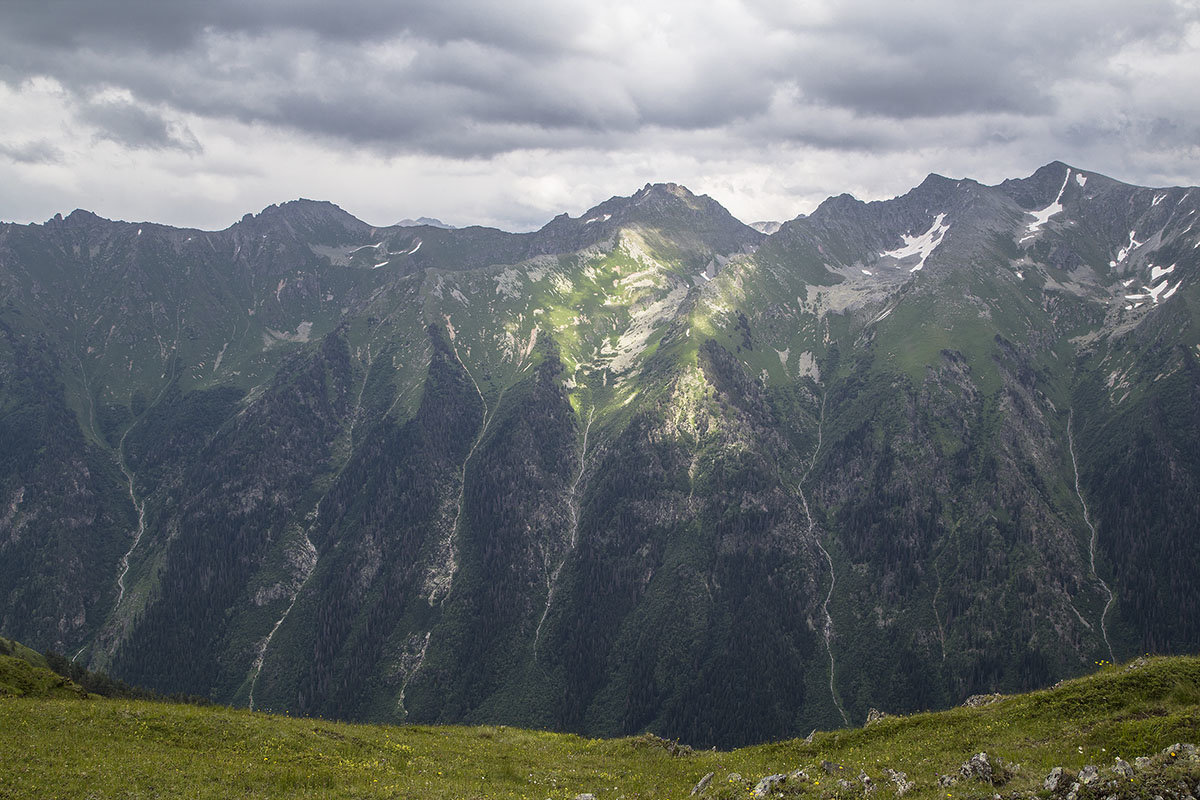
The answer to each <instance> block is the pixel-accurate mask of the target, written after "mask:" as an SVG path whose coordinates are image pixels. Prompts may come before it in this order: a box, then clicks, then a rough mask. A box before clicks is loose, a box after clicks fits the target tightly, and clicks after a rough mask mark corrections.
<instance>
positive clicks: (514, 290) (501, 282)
mask: <svg viewBox="0 0 1200 800" xmlns="http://www.w3.org/2000/svg"><path fill="white" fill-rule="evenodd" d="M492 280H494V281H495V282H496V294H502V295H504V296H505V297H507V298H508V299H509V300H515V299H517V298H518V297H520V296H521V273H520V272H518V271H517V270H515V269H513V268H512V267H507V268H505V269H504V270H503V271H502V272H501V273H500V274H498V275H496V276H495V277H494V278H492Z"/></svg>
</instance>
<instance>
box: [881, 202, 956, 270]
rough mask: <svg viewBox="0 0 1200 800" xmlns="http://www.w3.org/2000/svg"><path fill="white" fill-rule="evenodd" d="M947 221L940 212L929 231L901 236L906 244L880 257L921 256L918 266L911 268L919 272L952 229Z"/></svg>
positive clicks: (899, 258)
mask: <svg viewBox="0 0 1200 800" xmlns="http://www.w3.org/2000/svg"><path fill="white" fill-rule="evenodd" d="M945 221H946V215H945V214H944V213H942V214H938V215H937V217H936V218H935V219H934V220H933V224H932V225H930V226H929V229H928V230H927V231H925V232H924V233H922V234H920V235H917V236H911V235H909V234H905V235H904V236H903V237H901V239H902V240H903V242H904V244H902V245H901V246H900V247H897V248H896V249H895V250H888V251H886V252H883V253H880V254H879V257H880V258H894V259H896V260H897V261H903V260H904V259H906V258H909V257H911V256H920V259H919V260H918V261H917V264H916V266H914V267H912V268H911V269H909V272H917V271H918V270H920V269H921V268H922V267H924V266H925V260H926V259H927V258H929V256H930V255H932V254H933V251H934V250H936V249H937V248H938V245H940V244H941V243H942V239H943V238H945V236H946V232H947V231H948V230H950V226H949V225H946V224H945Z"/></svg>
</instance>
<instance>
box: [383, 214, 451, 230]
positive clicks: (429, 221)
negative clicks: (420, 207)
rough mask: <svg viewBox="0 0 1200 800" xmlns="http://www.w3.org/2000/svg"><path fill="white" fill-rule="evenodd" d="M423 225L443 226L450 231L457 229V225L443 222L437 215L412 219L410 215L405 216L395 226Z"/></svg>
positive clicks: (413, 226)
mask: <svg viewBox="0 0 1200 800" xmlns="http://www.w3.org/2000/svg"><path fill="white" fill-rule="evenodd" d="M421 225H428V226H429V227H431V228H443V229H445V230H448V231H452V230H457V227H456V226H454V225H448V224H446V223H445V222H442V221H441V220H440V219H437V218H436V217H417V218H416V219H410V218H408V217H405V218H404V219H402V220H400V221H399V222H397V223H396V224H395V225H394V226H393V227H396V228H416V227H419V226H421Z"/></svg>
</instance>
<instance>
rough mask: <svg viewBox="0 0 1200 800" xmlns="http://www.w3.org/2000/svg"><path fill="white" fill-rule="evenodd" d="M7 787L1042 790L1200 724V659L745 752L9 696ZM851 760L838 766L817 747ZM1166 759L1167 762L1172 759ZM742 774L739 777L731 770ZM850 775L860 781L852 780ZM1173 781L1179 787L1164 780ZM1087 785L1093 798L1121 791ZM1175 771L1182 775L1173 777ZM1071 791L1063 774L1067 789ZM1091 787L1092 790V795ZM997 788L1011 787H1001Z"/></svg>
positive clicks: (269, 791) (1168, 776) (799, 792)
mask: <svg viewBox="0 0 1200 800" xmlns="http://www.w3.org/2000/svg"><path fill="white" fill-rule="evenodd" d="M0 731H3V739H4V747H3V748H2V749H0V798H26V797H29V798H32V797H38V798H59V797H61V798H79V797H93V798H109V797H114V798H115V797H120V798H150V797H181V798H183V797H186V798H207V797H214V798H217V797H221V798H227V797H288V798H309V797H312V798H316V797H322V798H324V797H347V798H372V797H396V798H418V797H419V798H537V799H538V800H540V798H568V799H569V798H573V797H575V796H576V795H577V794H579V793H584V792H588V793H592V794H594V795H595V797H596V798H597V800H607V798H612V799H613V800H616V798H619V797H624V798H626V799H627V800H633V798H682V797H686V796H688V793H689V791H690V790H691V789H692V787H693V786H695V784H696V783H697V781H699V780H700V779H701V777H702V776H704V775H705V774H706V773H708V772H714V773H716V777H715V778H714V779H713V781H712V784H711V786H710V788H708V789H707V790H706V792H704V796H706V797H720V798H732V797H747V796H750V795H751V793H752V787H753V785H754V782H755V781H757V780H758V779H759V778H760V777H762V776H765V775H769V774H772V773H787V772H790V771H792V770H795V769H797V768H801V769H804V770H805V771H806V772H807V774H808V776H809V780H806V781H803V782H796V781H793V782H791V783H790V784H789V788H787V790H786V791H787V792H788V795H787V796H790V797H809V798H814V800H815V798H849V797H853V796H857V795H861V794H862V788H861V787H862V784H861V783H859V782H858V780H857V777H858V776H859V774H860V773H861V772H865V773H866V774H867V775H868V776H870V777H871V778H872V779H873V781H874V783H875V787H876V788H875V790H874V794H875V796H876V797H878V798H884V797H888V798H890V797H892V796H893V795H894V787H893V784H892V782H891V781H890V780H888V779H887V777H885V773H884V770H885V768H890V769H895V770H900V771H903V772H905V773H907V776H908V778H909V780H911V781H913V782H914V784H915V787H914V788H913V789H912V790H911V791H910V792H909V793H908V794H907V795H905V796H906V797H915V798H932V797H935V796H936V797H957V798H966V797H989V798H990V797H992V796H993V794H994V793H995V792H1003V793H1004V794H1005V795H1006V796H1012V795H1014V794H1017V793H1021V794H1026V793H1029V794H1032V793H1034V792H1035V791H1036V792H1037V793H1040V794H1042V795H1048V794H1049V793H1048V792H1045V791H1043V790H1042V782H1043V780H1044V778H1045V777H1046V775H1047V773H1048V772H1049V771H1050V770H1051V769H1052V768H1053V767H1056V766H1061V767H1064V768H1066V769H1067V770H1069V771H1071V772H1075V771H1078V770H1080V769H1081V768H1082V767H1083V766H1084V765H1087V764H1095V765H1098V766H1100V767H1101V774H1102V776H1105V777H1106V778H1107V768H1108V767H1110V766H1111V765H1112V764H1113V762H1114V758H1115V757H1118V756H1120V757H1121V758H1124V759H1126V760H1127V761H1130V762H1133V761H1134V759H1135V758H1136V757H1137V756H1142V755H1153V754H1159V753H1160V752H1161V751H1163V748H1165V747H1168V746H1170V745H1172V744H1174V743H1177V742H1195V741H1197V740H1200V658H1196V657H1181V658H1150V659H1139V660H1137V661H1135V662H1133V663H1132V664H1129V665H1123V666H1106V667H1104V668H1102V669H1101V670H1100V671H1099V672H1097V673H1095V674H1093V675H1090V676H1087V677H1084V678H1079V679H1076V680H1071V681H1066V682H1064V683H1062V684H1060V685H1059V686H1057V687H1055V688H1053V689H1048V690H1044V691H1039V692H1033V693H1031V694H1027V695H1017V696H1012V697H1005V698H1001V699H999V700H997V701H995V702H992V703H989V704H987V705H984V706H982V707H974V708H972V707H963V708H956V709H952V710H949V711H944V712H938V713H927V714H915V715H912V716H908V717H886V718H884V719H883V720H881V721H878V722H875V723H874V724H872V725H870V726H869V727H867V728H862V729H854V730H842V731H833V732H822V733H817V734H815V735H814V736H813V737H812V741H811V742H807V743H806V742H805V741H802V740H792V741H786V742H779V743H775V744H768V745H761V746H756V747H747V748H743V749H740V750H735V751H732V752H717V751H699V752H692V751H690V750H688V749H687V748H675V747H673V746H671V745H670V743H667V742H664V741H663V740H658V739H655V738H654V737H649V736H646V737H635V738H627V739H616V740H589V739H582V738H579V737H576V736H570V735H562V734H552V733H546V732H536V731H524V730H517V729H513V728H505V727H473V728H470V727H428V726H410V727H392V726H378V725H351V724H341V723H333V722H326V721H324V720H317V719H301V718H288V717H278V716H271V715H266V714H260V713H252V712H247V711H242V710H231V709H224V708H215V707H208V708H199V707H195V706H187V705H174V704H168V703H151V702H144V701H129V700H103V699H93V700H90V701H87V702H80V701H78V700H64V699H58V698H31V697H0ZM980 751H985V752H987V753H988V754H989V756H990V757H991V759H992V762H993V764H997V763H999V760H1002V761H1003V763H1006V764H1008V765H1010V766H1011V768H1012V769H1013V770H1014V772H1015V775H1014V776H1013V777H1012V778H1011V780H1008V781H1007V782H1005V783H1004V784H1003V786H1002V787H993V786H992V785H990V784H986V783H983V782H979V781H974V780H965V779H964V780H961V781H959V782H958V783H957V784H955V785H954V786H952V787H939V786H938V782H937V781H938V776H939V775H941V774H946V773H951V774H957V773H958V771H959V767H960V765H961V764H962V763H963V762H964V761H966V760H967V759H968V758H970V757H971V756H972V755H973V754H975V753H978V752H980ZM1190 753H1194V750H1186V749H1185V750H1184V751H1181V752H1179V753H1176V754H1175V756H1171V755H1170V754H1169V753H1167V754H1162V755H1160V756H1158V758H1157V759H1156V761H1155V766H1154V767H1152V768H1151V767H1143V768H1141V771H1140V772H1138V773H1137V774H1136V775H1135V776H1134V778H1133V779H1132V780H1130V781H1127V782H1126V783H1123V784H1122V785H1123V786H1124V788H1123V789H1121V790H1120V791H1121V794H1120V795H1119V796H1122V797H1141V796H1145V797H1147V798H1148V797H1153V796H1154V795H1166V796H1172V794H1173V793H1175V796H1184V795H1186V794H1187V793H1188V791H1194V789H1188V790H1180V789H1179V788H1178V786H1179V785H1180V784H1179V783H1178V780H1179V779H1183V780H1186V781H1187V784H1186V785H1187V787H1195V785H1196V782H1197V779H1200V763H1197V762H1198V759H1197V757H1195V756H1194V755H1189V754H1190ZM825 760H828V761H831V762H836V763H837V764H840V765H842V767H843V769H842V770H840V771H838V772H837V773H836V775H835V776H834V777H830V776H829V775H827V774H826V771H823V770H822V767H821V764H822V761H825ZM1166 762H1170V763H1166ZM730 773H738V774H740V775H742V776H745V778H746V779H747V782H746V783H739V782H738V781H737V780H734V781H732V782H731V781H730V780H729V777H728V776H729V774H730ZM842 774H844V775H846V777H848V778H850V779H851V780H853V781H854V784H853V787H850V786H848V785H845V786H841V787H839V785H838V782H837V777H838V776H840V775H842ZM1164 782H1169V786H1167V788H1164V786H1166V785H1167V784H1165V783H1164ZM1099 786H1100V784H1097V785H1096V789H1095V790H1094V791H1092V790H1088V789H1085V790H1083V791H1081V792H1080V793H1079V795H1078V797H1079V798H1080V800H1087V799H1088V798H1093V797H1097V798H1098V797H1105V796H1107V795H1109V794H1112V793H1113V792H1111V791H1109V790H1104V791H1100V789H1099ZM1172 787H1174V788H1172ZM1063 791H1064V792H1065V789H1064V790H1063ZM1089 791H1090V793H1089ZM996 796H999V795H996Z"/></svg>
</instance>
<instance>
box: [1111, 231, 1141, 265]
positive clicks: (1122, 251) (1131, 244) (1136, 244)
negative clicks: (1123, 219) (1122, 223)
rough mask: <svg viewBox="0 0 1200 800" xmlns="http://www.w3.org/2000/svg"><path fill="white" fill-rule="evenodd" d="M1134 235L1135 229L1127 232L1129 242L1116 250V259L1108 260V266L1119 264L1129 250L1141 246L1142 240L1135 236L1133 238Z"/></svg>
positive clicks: (1135, 234)
mask: <svg viewBox="0 0 1200 800" xmlns="http://www.w3.org/2000/svg"><path fill="white" fill-rule="evenodd" d="M1135 236H1137V231H1130V232H1129V244H1127V245H1126V246H1125V247H1122V248H1121V249H1120V250H1118V251H1117V257H1116V259H1115V260H1113V261H1110V262H1108V265H1109V266H1110V267H1115V266H1117V265H1118V264H1120V263H1121V262H1122V261H1124V260H1125V257H1126V256H1128V255H1129V254H1130V253H1131V252H1133V250H1134V248H1137V247H1141V246H1142V242H1139V241H1138V240H1137V239H1136V238H1134V237H1135Z"/></svg>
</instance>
